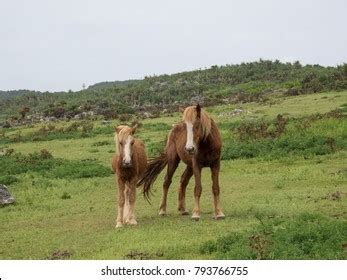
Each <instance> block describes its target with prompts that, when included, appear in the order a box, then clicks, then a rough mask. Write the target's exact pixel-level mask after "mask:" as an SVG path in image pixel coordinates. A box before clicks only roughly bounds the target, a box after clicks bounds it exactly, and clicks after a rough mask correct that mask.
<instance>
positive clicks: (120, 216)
mask: <svg viewBox="0 0 347 280" xmlns="http://www.w3.org/2000/svg"><path fill="white" fill-rule="evenodd" d="M124 189H125V184H124V182H123V181H122V180H120V179H118V215H117V220H116V223H117V224H116V227H122V226H123V215H124V204H125V196H124Z"/></svg>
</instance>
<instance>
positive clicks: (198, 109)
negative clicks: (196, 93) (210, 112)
mask: <svg viewBox="0 0 347 280" xmlns="http://www.w3.org/2000/svg"><path fill="white" fill-rule="evenodd" d="M195 109H196V117H197V118H198V119H200V116H201V106H200V104H198V105H196V107H195Z"/></svg>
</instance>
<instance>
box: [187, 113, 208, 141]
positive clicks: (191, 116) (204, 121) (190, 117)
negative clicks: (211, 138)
mask: <svg viewBox="0 0 347 280" xmlns="http://www.w3.org/2000/svg"><path fill="white" fill-rule="evenodd" d="M196 118H197V112H196V106H189V107H187V108H186V109H185V110H184V112H183V121H184V122H191V123H194V122H195V121H196ZM200 121H201V126H202V133H203V138H204V139H206V138H207V136H208V135H209V134H210V132H211V118H210V116H209V115H208V114H207V113H206V112H205V111H204V110H203V109H201V112H200Z"/></svg>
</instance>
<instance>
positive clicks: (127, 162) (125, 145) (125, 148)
mask: <svg viewBox="0 0 347 280" xmlns="http://www.w3.org/2000/svg"><path fill="white" fill-rule="evenodd" d="M136 128H137V125H135V126H134V127H129V126H126V125H120V126H117V127H116V139H115V140H116V143H117V144H116V145H117V148H118V153H119V156H120V158H121V161H122V162H121V164H122V166H123V167H125V168H130V167H132V165H133V160H132V159H133V145H134V143H135V139H134V136H133V135H134V133H135V131H136Z"/></svg>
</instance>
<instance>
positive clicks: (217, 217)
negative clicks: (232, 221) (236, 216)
mask: <svg viewBox="0 0 347 280" xmlns="http://www.w3.org/2000/svg"><path fill="white" fill-rule="evenodd" d="M213 219H215V220H224V219H225V215H224V214H219V215H215V216H214V217H213Z"/></svg>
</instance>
